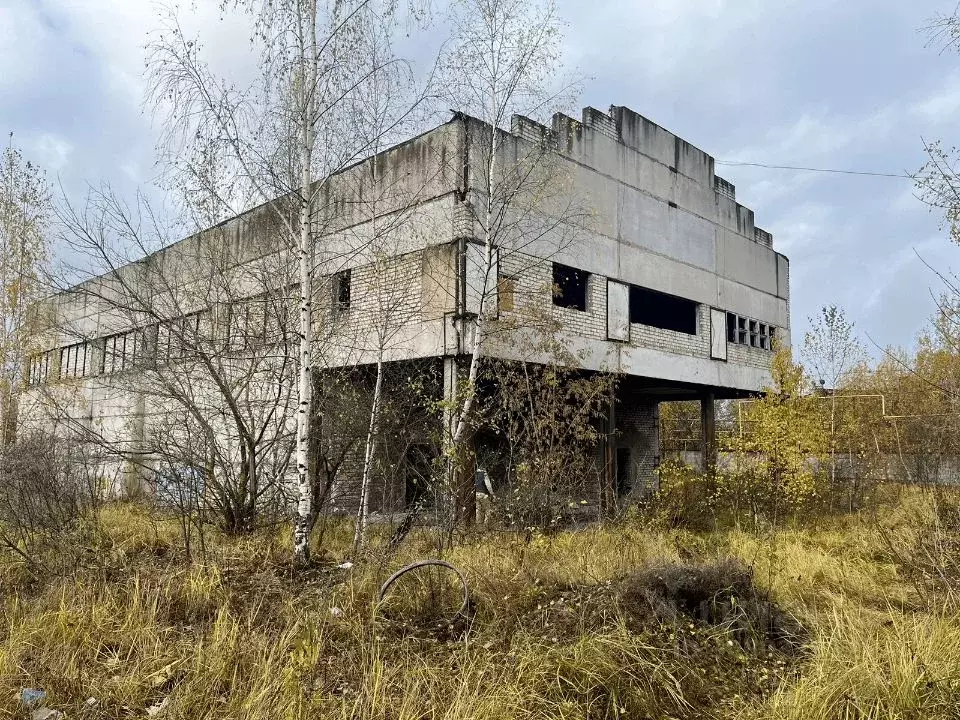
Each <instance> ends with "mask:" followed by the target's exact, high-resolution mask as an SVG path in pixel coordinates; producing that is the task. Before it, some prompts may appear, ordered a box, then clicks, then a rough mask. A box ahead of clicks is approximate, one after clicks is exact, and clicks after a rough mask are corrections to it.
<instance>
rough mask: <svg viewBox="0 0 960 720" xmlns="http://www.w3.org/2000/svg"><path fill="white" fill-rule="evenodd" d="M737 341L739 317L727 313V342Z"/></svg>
mask: <svg viewBox="0 0 960 720" xmlns="http://www.w3.org/2000/svg"><path fill="white" fill-rule="evenodd" d="M736 341H737V316H736V315H734V314H733V313H727V342H732V343H735V342H736Z"/></svg>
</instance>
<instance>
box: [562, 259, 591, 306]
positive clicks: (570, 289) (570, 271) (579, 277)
mask: <svg viewBox="0 0 960 720" xmlns="http://www.w3.org/2000/svg"><path fill="white" fill-rule="evenodd" d="M589 278H590V273H588V272H587V271H586V270H578V269H577V268H572V267H570V266H568V265H561V264H560V263H554V264H553V304H554V305H556V306H557V307H562V308H569V309H570V310H580V311H581V312H585V311H586V309H587V280H588V279H589Z"/></svg>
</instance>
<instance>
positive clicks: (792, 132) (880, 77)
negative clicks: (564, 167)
mask: <svg viewBox="0 0 960 720" xmlns="http://www.w3.org/2000/svg"><path fill="white" fill-rule="evenodd" d="M560 1H561V6H562V11H563V14H564V15H565V17H566V19H567V20H568V21H569V23H570V26H569V28H568V31H567V38H566V43H567V50H568V57H567V61H568V63H569V64H571V65H574V66H577V67H579V68H580V70H582V71H583V72H584V73H586V74H587V75H588V76H589V78H590V79H589V80H588V82H587V83H586V85H585V89H584V95H583V98H582V101H583V104H584V105H593V106H594V107H597V108H602V109H605V108H607V107H608V106H609V105H611V104H615V105H626V106H628V107H631V108H633V109H634V110H636V111H638V112H640V113H641V114H643V115H645V116H647V117H649V118H650V119H651V120H653V121H655V122H657V123H659V124H660V125H662V126H664V127H666V128H667V129H668V130H671V131H672V132H675V133H677V134H678V135H680V136H681V137H683V138H684V139H686V140H688V141H690V142H691V143H693V144H694V145H696V146H698V147H700V148H702V149H703V150H705V151H706V152H708V153H710V154H711V155H713V156H714V157H715V158H717V160H718V161H722V160H728V161H740V162H751V163H764V164H770V165H801V166H812V167H822V168H836V169H846V170H857V171H875V172H888V173H889V172H893V173H898V172H914V171H916V170H918V169H919V168H920V166H921V165H922V164H923V161H924V156H923V149H922V142H923V139H924V138H927V139H930V138H942V139H943V140H944V142H945V144H947V145H953V144H958V145H960V123H958V121H960V55H958V54H956V53H952V52H946V53H943V52H940V48H939V47H936V46H928V43H927V37H926V36H925V35H924V34H923V33H922V32H921V28H922V27H923V26H924V25H925V24H926V22H927V21H928V20H929V18H930V17H932V16H933V15H934V14H935V13H936V12H938V11H949V10H952V9H953V8H954V7H955V5H956V2H957V0H946V1H945V2H937V1H936V0H912V1H911V2H904V1H903V0H802V1H800V0H590V1H589V2H587V1H585V0H560ZM199 4H200V5H201V6H202V5H204V4H205V2H204V0H199ZM206 4H208V5H212V6H216V5H218V4H219V3H217V2H212V0H208V1H207V2H206ZM153 7H154V4H153V2H152V1H151V0H0V130H2V131H3V132H4V133H6V132H9V131H11V130H12V131H14V132H15V138H16V141H17V143H18V144H19V145H20V146H21V147H23V149H24V150H25V153H26V154H27V156H28V157H30V158H32V159H34V160H35V161H37V162H38V163H39V164H41V165H43V166H44V167H45V168H47V170H48V171H49V173H50V174H51V177H52V178H57V177H59V179H60V181H61V182H62V183H63V185H64V186H65V187H66V188H67V190H68V192H72V193H78V192H80V191H82V189H83V187H84V183H85V182H88V181H89V182H93V183H99V182H101V181H103V180H106V181H109V182H111V183H113V184H114V185H116V186H118V187H121V188H122V189H124V190H125V191H126V192H132V191H134V190H135V189H136V188H137V187H138V185H141V184H146V183H149V182H150V181H151V179H152V178H153V177H154V174H155V170H154V167H153V146H154V138H155V129H154V128H153V127H152V126H151V119H150V117H149V116H148V115H145V114H144V112H143V110H142V107H143V103H142V98H143V80H142V70H143V65H144V53H143V45H144V43H145V41H146V36H147V32H148V31H149V30H151V29H153V28H155V27H156V25H157V22H156V15H155V14H154V11H153ZM201 12H203V11H202V10H201ZM200 25H201V27H202V28H204V29H206V30H207V32H206V33H205V37H206V38H207V43H208V44H209V45H211V49H212V51H213V52H215V53H216V54H217V55H218V57H219V59H220V61H221V62H224V63H225V64H227V65H233V66H235V67H237V66H242V65H243V64H244V63H248V62H249V61H248V59H247V58H246V57H245V55H246V50H247V47H248V44H247V39H246V35H245V32H244V30H243V28H242V27H240V26H238V25H236V24H232V25H231V24H229V23H228V24H223V23H220V21H219V19H218V14H217V13H216V11H215V10H208V11H206V12H204V13H203V19H202V20H201V21H200ZM717 173H718V174H719V175H722V176H723V177H725V178H726V179H728V180H730V181H731V182H733V183H734V184H735V185H736V186H737V199H738V200H739V201H740V202H742V203H744V204H745V205H747V206H749V207H751V208H752V209H754V210H755V212H756V220H757V224H758V225H759V226H760V227H763V228H765V229H766V230H769V231H770V232H772V233H773V234H774V244H775V247H776V248H777V249H778V250H779V251H780V252H783V253H785V254H786V255H787V256H788V257H789V258H790V261H791V271H792V278H791V285H792V292H793V296H792V317H793V326H794V338H795V340H799V339H800V338H802V333H803V331H804V330H805V328H806V325H807V323H806V318H807V316H809V315H812V314H814V313H815V312H816V311H817V309H818V308H819V307H820V306H821V305H824V304H838V305H841V306H842V307H844V308H845V309H846V311H847V313H848V315H849V316H850V317H851V319H853V320H854V321H855V322H856V323H857V326H858V329H860V330H861V331H862V332H863V334H864V335H869V336H870V337H872V338H873V340H874V341H876V342H877V343H880V344H881V345H886V344H899V345H910V344H911V343H912V342H913V339H914V337H915V335H916V333H917V331H918V330H919V328H920V327H921V326H922V325H923V323H924V322H925V320H926V319H927V318H928V317H929V316H930V314H931V313H932V312H933V310H934V304H933V301H932V300H931V298H930V292H931V290H933V291H934V292H936V291H937V281H936V278H935V276H934V275H933V273H932V272H931V271H930V270H929V269H927V268H926V267H924V264H923V261H922V260H921V259H920V258H923V260H925V261H926V262H928V263H930V264H931V265H933V266H934V267H937V268H939V269H941V270H947V269H953V270H957V271H960V248H958V247H956V246H954V245H951V243H950V241H949V239H948V237H947V235H946V233H945V232H944V231H942V230H941V229H940V228H939V225H940V219H939V218H938V217H937V216H935V215H931V214H930V213H929V212H928V211H927V208H926V207H925V206H924V205H923V204H922V203H921V202H920V201H919V200H917V199H916V198H915V191H914V188H913V186H912V185H911V183H910V182H909V181H908V180H904V179H893V178H878V177H865V176H851V175H830V174H818V173H809V172H796V171H788V170H771V169H761V168H751V167H744V166H724V165H718V166H717ZM918 256H919V257H918ZM868 342H869V341H868Z"/></svg>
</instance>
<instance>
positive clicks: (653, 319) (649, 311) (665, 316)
mask: <svg viewBox="0 0 960 720" xmlns="http://www.w3.org/2000/svg"><path fill="white" fill-rule="evenodd" d="M630 322H632V323H640V324H641V325H649V326H651V327H655V328H660V329H662V330H673V331H674V332H682V333H686V334H687V335H696V334H697V303H695V302H693V301H692V300H687V299H686V298H682V297H677V296H676V295H667V294H666V293H662V292H657V291H656V290H649V289H647V288H642V287H637V286H636V285H631V286H630Z"/></svg>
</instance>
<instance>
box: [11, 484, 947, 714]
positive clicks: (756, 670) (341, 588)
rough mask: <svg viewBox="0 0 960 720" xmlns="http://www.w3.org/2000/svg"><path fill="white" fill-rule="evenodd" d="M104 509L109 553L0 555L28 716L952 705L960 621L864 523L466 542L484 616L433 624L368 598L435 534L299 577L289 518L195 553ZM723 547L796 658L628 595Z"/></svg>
mask: <svg viewBox="0 0 960 720" xmlns="http://www.w3.org/2000/svg"><path fill="white" fill-rule="evenodd" d="M910 502H912V503H914V504H915V507H913V508H912V509H911V511H910V512H909V513H904V512H903V511H902V509H899V508H892V509H889V510H887V511H884V512H885V513H886V516H885V521H886V522H888V523H894V524H895V523H897V522H912V523H915V522H917V520H916V518H917V517H918V515H917V508H922V507H923V499H922V498H916V497H914V498H911V499H910ZM919 517H922V515H921V516H919ZM101 524H102V526H103V532H102V533H101V534H102V545H101V546H100V547H99V548H98V549H97V550H98V555H99V558H100V562H99V563H98V564H97V565H96V566H91V567H88V568H85V569H82V570H80V571H78V572H77V573H76V574H73V575H71V576H68V577H62V578H59V579H49V580H47V581H46V582H44V583H37V582H33V581H31V580H30V578H26V577H21V576H20V575H18V574H17V572H16V569H15V567H13V566H0V567H2V568H5V569H0V582H2V583H3V585H2V589H0V603H2V611H3V615H2V618H0V717H21V716H23V708H22V707H20V706H19V704H18V701H17V699H16V698H17V694H18V693H19V691H20V689H21V688H23V687H40V688H43V689H44V690H46V691H47V693H48V696H49V700H48V704H49V706H50V707H54V708H58V709H61V710H64V711H65V712H66V713H67V715H68V717H89V718H129V717H145V716H146V715H147V710H148V709H149V708H158V707H161V705H162V707H163V709H162V716H163V717H165V718H191V719H193V718H204V717H209V718H253V719H257V718H300V717H303V718H306V717H311V718H327V717H330V718H342V719H345V718H357V719H359V718H364V719H366V718H383V719H384V720H386V719H387V718H389V719H391V720H394V719H396V720H400V719H402V720H407V719H410V720H412V719H413V718H418V719H422V718H431V719H440V718H443V719H448V720H461V719H466V718H471V719H474V718H491V719H493V718H496V719H504V720H513V719H515V718H516V719H520V718H523V719H533V718H544V719H546V718H624V717H628V718H635V717H636V718H643V717H651V718H667V717H674V718H701V717H705V718H710V717H714V718H721V717H728V718H733V717H756V718H775V717H786V718H796V719H798V720H799V719H801V718H811V719H814V718H816V719H820V718H824V719H825V718H860V717H862V718H877V719H878V720H879V719H880V718H891V719H892V718H922V717H924V718H925V717H932V718H947V717H958V716H960V713H958V711H957V707H958V705H957V702H956V697H957V695H956V694H957V692H958V691H960V685H958V682H960V681H958V678H960V620H958V619H957V617H956V616H955V615H954V614H953V612H954V610H953V609H952V608H951V607H949V606H930V605H929V604H924V603H922V602H920V598H918V597H917V596H916V592H915V590H914V588H913V584H912V583H910V582H908V581H907V579H906V578H905V577H904V576H903V567H902V564H898V563H899V561H898V559H897V558H896V557H895V556H894V555H892V554H891V553H890V552H889V551H888V548H887V546H886V544H885V541H884V539H883V538H882V537H881V536H880V533H879V532H878V530H877V527H878V525H877V520H876V518H873V517H866V516H864V517H860V518H853V517H848V518H843V519H841V520H839V521H837V522H833V523H825V522H820V523H818V529H816V530H810V529H804V528H802V527H793V528H789V529H783V530H780V531H777V532H769V533H766V534H764V535H757V534H753V533H749V532H745V531H741V530H737V529H735V528H732V529H727V530H714V531H711V532H706V533H691V532H685V531H676V530H667V529H662V528H658V527H656V526H652V525H648V524H645V523H644V522H642V521H641V520H640V519H638V518H633V519H629V520H626V521H624V522H622V523H619V524H615V525H614V524H611V525H609V526H603V527H599V526H598V527H592V528H588V529H585V530H582V531H580V532H569V533H559V534H556V535H551V536H534V537H533V538H530V539H526V538H524V537H520V536H515V535H509V534H487V535H477V536H475V537H473V538H469V539H467V540H466V541H464V542H463V543H462V544H460V545H459V546H458V547H456V548H455V549H454V550H453V551H452V552H450V553H449V554H448V555H447V557H446V559H448V560H449V561H451V562H453V563H454V564H455V565H457V566H458V567H460V568H461V569H462V570H463V571H464V573H465V575H466V577H467V579H468V582H469V584H470V587H471V591H472V594H473V599H474V606H473V608H472V612H473V620H472V622H471V623H451V625H454V626H453V627H439V626H437V627H420V628H417V627H404V626H402V625H401V624H398V623H396V622H387V621H386V620H385V619H384V618H383V617H378V616H377V615H376V613H375V611H374V598H375V594H376V590H377V588H378V587H379V584H380V583H381V582H382V581H383V579H384V578H385V577H386V576H387V575H388V574H389V573H390V572H392V571H393V570H394V569H396V568H397V567H399V566H400V565H402V564H404V563H406V562H407V561H409V560H411V559H415V558H420V557H424V556H429V555H432V554H433V549H432V548H433V547H434V544H433V538H432V537H431V536H430V535H429V533H426V532H423V533H415V534H414V535H413V536H411V537H410V538H409V539H408V540H407V542H405V543H404V545H403V546H402V547H401V549H400V552H399V553H398V554H397V555H396V556H393V557H389V558H385V557H382V556H373V557H370V558H367V559H365V560H364V561H363V562H358V563H357V564H356V565H355V566H354V567H353V568H352V569H349V570H344V569H340V568H337V567H336V561H339V560H340V559H342V558H343V557H345V554H346V553H347V552H348V551H349V550H348V549H349V546H350V544H351V540H352V537H351V534H350V528H349V527H346V526H344V527H339V526H334V527H332V528H330V529H329V531H328V532H327V534H326V538H327V547H326V548H325V549H326V551H327V553H328V557H329V558H330V560H331V562H330V563H328V564H326V565H322V566H319V567H317V568H315V569H313V570H311V571H310V572H308V573H304V574H300V575H298V576H293V575H292V573H291V572H290V568H289V565H288V564H287V547H286V545H287V538H286V532H285V528H277V529H276V531H270V532H263V533H260V534H259V535H257V536H254V537H247V538H231V537H220V536H217V537H213V538H211V542H210V549H209V555H208V559H207V563H206V564H204V565H199V564H196V565H192V566H191V565H186V564H185V563H184V559H183V556H182V553H181V551H180V549H179V541H178V535H177V530H176V528H175V526H174V525H173V524H171V523H168V522H163V521H157V520H155V519H153V518H151V517H150V516H149V515H148V514H147V513H146V512H144V511H143V510H141V509H139V508H137V507H136V506H129V505H126V506H112V507H108V508H104V510H103V513H102V515H101ZM729 557H736V558H739V559H740V560H742V561H743V562H744V563H746V564H748V565H749V566H750V567H752V568H753V572H754V580H755V583H756V585H757V586H758V588H759V589H760V591H761V593H766V592H769V594H770V596H771V597H772V598H773V599H774V600H776V601H777V602H778V603H780V604H781V605H782V606H783V607H785V608H786V609H787V610H789V611H790V612H792V613H794V614H795V615H796V616H797V617H799V618H800V619H801V620H802V622H803V623H804V625H805V626H806V627H807V628H808V631H809V642H808V646H807V648H806V649H805V650H803V651H802V652H801V653H800V654H799V655H795V654H790V653H782V652H779V651H776V650H774V649H772V648H771V649H769V650H760V651H751V650H747V649H744V647H741V645H740V644H739V643H738V641H737V637H736V636H735V635H734V634H733V633H732V632H730V631H729V630H728V629H726V628H724V627H720V626H710V625H709V624H706V623H704V622H702V621H700V620H699V619H697V618H695V617H690V618H686V619H681V620H680V621H671V622H665V621H662V619H658V618H656V617H653V616H652V615H644V614H643V613H640V614H639V615H638V614H637V613H636V612H634V611H633V610H632V609H631V608H633V607H635V606H636V605H637V603H636V602H633V603H629V602H625V599H624V597H623V593H624V592H625V588H626V587H627V584H625V582H624V579H625V578H627V577H629V576H631V575H632V574H633V573H636V572H637V571H638V570H642V569H645V568H646V569H649V568H651V567H669V566H671V565H673V564H681V565H682V564H684V563H687V564H689V563H710V562H716V561H719V560H721V559H723V558H729ZM634 600H635V599H634ZM88 698H89V699H92V700H91V702H90V703H89V704H88V703H87V700H88ZM164 703H165V704H164ZM951 713H953V714H951Z"/></svg>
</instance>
